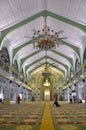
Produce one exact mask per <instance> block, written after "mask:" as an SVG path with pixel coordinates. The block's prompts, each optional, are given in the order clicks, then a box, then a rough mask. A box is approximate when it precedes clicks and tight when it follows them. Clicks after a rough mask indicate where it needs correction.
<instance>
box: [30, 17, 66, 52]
mask: <svg viewBox="0 0 86 130" xmlns="http://www.w3.org/2000/svg"><path fill="white" fill-rule="evenodd" d="M44 21H45V22H44V28H43V29H42V30H37V31H36V30H34V34H33V37H32V38H33V47H34V48H37V49H40V50H45V51H47V50H50V49H53V48H54V49H55V48H56V46H57V47H58V46H59V44H62V43H60V41H61V40H62V39H66V38H67V37H60V36H59V34H60V33H62V32H63V30H60V31H59V32H56V31H55V30H53V29H50V27H48V26H47V22H46V17H45V20H44Z"/></svg>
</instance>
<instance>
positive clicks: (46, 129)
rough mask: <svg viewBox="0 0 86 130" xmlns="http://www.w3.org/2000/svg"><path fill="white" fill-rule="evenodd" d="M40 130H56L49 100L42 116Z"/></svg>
mask: <svg viewBox="0 0 86 130" xmlns="http://www.w3.org/2000/svg"><path fill="white" fill-rule="evenodd" d="M40 130H54V126H53V121H52V117H51V113H50V109H49V103H48V102H46V105H45V109H44V115H43V118H42V123H41V126H40Z"/></svg>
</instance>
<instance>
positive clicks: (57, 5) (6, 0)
mask: <svg viewBox="0 0 86 130" xmlns="http://www.w3.org/2000/svg"><path fill="white" fill-rule="evenodd" d="M45 6H46V10H45ZM45 13H46V18H47V24H48V26H49V27H50V28H52V29H53V30H55V31H56V32H58V31H60V30H64V32H62V33H60V36H61V37H64V36H65V37H67V39H64V40H61V43H62V44H60V45H59V46H58V47H56V49H52V50H50V51H48V52H47V62H48V64H49V65H50V67H51V69H52V70H53V71H55V72H57V73H60V74H63V75H64V77H65V78H66V77H67V76H68V75H69V74H70V69H72V70H73V71H74V70H75V63H76V60H77V59H78V61H79V62H80V63H81V64H83V55H84V51H85V48H86V0H0V49H2V48H3V47H6V48H7V50H8V53H9V57H10V65H12V64H13V63H14V61H15V60H16V61H17V64H18V70H19V72H21V70H22V69H23V72H24V75H26V74H27V77H28V75H29V74H30V73H31V72H32V73H33V72H34V73H38V72H39V71H41V70H44V64H45V51H39V50H37V49H35V48H33V40H32V38H31V37H32V36H33V33H34V31H33V30H34V29H35V30H42V28H43V27H44V18H45ZM40 63H41V64H40ZM52 63H54V65H52ZM36 66H37V67H36Z"/></svg>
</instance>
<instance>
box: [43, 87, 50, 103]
mask: <svg viewBox="0 0 86 130" xmlns="http://www.w3.org/2000/svg"><path fill="white" fill-rule="evenodd" d="M44 100H45V101H50V89H45V90H44Z"/></svg>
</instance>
